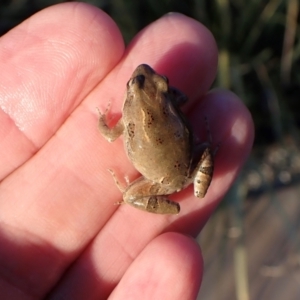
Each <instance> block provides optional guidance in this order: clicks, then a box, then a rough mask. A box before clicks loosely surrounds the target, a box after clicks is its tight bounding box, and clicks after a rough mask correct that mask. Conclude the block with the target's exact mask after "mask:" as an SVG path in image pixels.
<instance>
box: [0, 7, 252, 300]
mask: <svg viewBox="0 0 300 300" xmlns="http://www.w3.org/2000/svg"><path fill="white" fill-rule="evenodd" d="M217 55H218V53H217V47H216V43H215V41H214V39H213V37H212V35H211V33H209V31H208V30H207V29H206V28H205V27H204V26H203V25H201V24H200V23H199V22H197V21H195V20H193V19H190V18H188V17H185V16H183V15H180V14H169V15H166V16H163V17H162V18H161V19H159V20H157V21H156V22H154V23H152V24H150V25H149V26H147V27H146V28H145V29H144V30H142V31H141V32H140V33H138V34H137V35H136V37H135V38H134V39H133V40H132V42H131V43H130V44H129V45H128V47H127V48H126V49H125V46H124V43H123V39H122V36H121V33H120V31H119V29H118V28H117V26H116V24H115V23H114V22H113V20H112V19H110V18H109V17H108V16H107V15H106V14H105V13H103V12H102V11H101V10H99V9H97V8H95V7H92V6H89V5H86V4H83V3H80V4H79V3H65V4H62V5H57V6H53V7H50V8H47V9H45V10H43V11H41V12H39V13H37V14H36V15H34V16H32V17H31V18H29V19H28V20H26V21H25V22H23V23H22V24H20V25H19V26H17V27H16V28H14V29H13V30H11V31H10V32H8V33H7V34H6V35H4V36H3V37H1V39H0V64H1V66H0V69H1V70H2V72H1V73H0V87H1V89H0V93H1V96H0V107H1V111H0V118H1V121H0V122H1V127H0V135H1V138H0V140H1V147H0V152H1V155H0V158H1V160H2V162H1V169H0V176H1V185H0V226H1V232H0V239H1V241H0V244H1V247H0V290H1V295H2V298H3V299H42V298H45V297H47V298H48V299H107V298H109V299H141V298H143V299H162V298H163V299H195V298H196V295H197V293H198V290H199V287H200V283H201V278H202V268H203V261H202V256H201V251H200V249H199V246H198V245H197V243H196V242H195V241H194V240H193V238H194V237H196V235H197V234H198V233H199V232H200V230H201V229H202V228H203V226H204V225H205V223H206V221H207V220H208V218H209V217H210V215H211V214H212V212H213V211H214V209H215V208H216V206H217V205H218V204H219V202H220V201H221V200H222V197H223V196H224V194H225V192H226V191H227V190H228V188H229V187H230V185H231V184H232V182H233V181H234V179H235V177H236V176H237V174H238V171H239V170H240V168H241V167H242V165H243V163H244V162H245V160H246V158H247V156H248V155H249V152H250V150H251V146H252V142H253V124H252V119H251V116H250V114H249V112H248V111H247V109H246V108H245V106H244V105H243V103H242V102H241V100H239V99H238V98H237V96H235V95H234V94H232V93H231V92H229V91H225V90H220V89H219V90H213V91H210V92H208V90H209V88H210V86H211V84H212V82H213V80H214V78H215V76H216V71H217ZM141 63H146V64H149V65H150V66H152V67H153V68H154V69H155V70H156V71H157V72H158V73H159V74H164V75H166V76H168V78H169V80H170V84H171V85H172V86H175V87H177V88H178V89H180V90H182V91H183V92H184V93H185V94H186V95H187V96H188V98H189V102H188V103H187V105H185V107H184V108H183V110H184V112H185V113H186V114H187V116H188V118H189V120H190V122H191V124H192V126H193V129H194V133H195V135H196V136H197V137H198V138H199V139H200V140H203V139H205V133H206V132H205V126H204V121H203V120H204V118H205V117H207V118H208V120H209V125H210V131H211V134H212V139H213V145H214V146H215V145H217V144H218V143H220V148H219V150H218V153H217V155H216V157H215V171H214V175H213V180H212V183H211V186H210V188H209V190H208V192H207V194H206V196H205V198H203V199H197V198H196V197H194V195H193V192H192V187H188V188H187V189H185V190H183V191H181V192H180V193H178V194H174V195H172V197H170V198H171V199H173V200H174V201H176V202H179V203H180V206H181V212H180V214H179V215H172V216H170V215H155V214H149V213H147V212H143V211H139V210H136V209H134V208H132V207H130V206H129V205H121V206H116V205H114V203H115V202H117V201H120V200H121V194H120V192H119V190H118V189H117V188H116V186H115V184H114V182H113V179H112V177H111V175H110V174H109V172H108V171H107V169H109V168H113V169H114V170H115V171H117V172H118V174H120V175H121V176H124V175H127V176H128V177H129V180H130V181H132V180H134V179H135V178H137V177H138V173H137V171H136V170H135V169H134V167H133V166H132V164H131V163H130V161H129V160H128V159H127V157H126V154H125V152H124V148H123V143H122V139H121V138H120V139H118V140H116V141H115V142H114V143H113V144H109V143H107V141H106V140H105V139H104V138H103V137H101V135H100V134H99V132H98V129H97V119H98V115H97V111H96V110H95V108H96V107H100V108H101V109H105V107H106V105H107V104H108V102H111V110H110V118H111V124H113V123H114V122H116V121H117V119H118V118H119V117H120V112H121V107H122V102H123V95H124V91H125V88H126V82H127V81H128V79H129V78H130V76H131V74H132V72H133V70H134V69H135V68H136V66H138V65H139V64H141ZM3 70H5V71H3ZM178 270H180V272H178ZM174 283H176V284H174Z"/></svg>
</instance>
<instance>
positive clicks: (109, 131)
mask: <svg viewBox="0 0 300 300" xmlns="http://www.w3.org/2000/svg"><path fill="white" fill-rule="evenodd" d="M96 109H97V111H98V113H99V121H98V128H99V130H100V132H101V133H102V135H103V136H104V137H105V139H106V140H108V141H109V142H113V141H114V140H115V139H116V138H118V137H119V136H120V135H121V134H122V133H123V130H124V124H123V121H122V118H121V119H120V120H119V121H118V122H117V124H116V125H115V126H114V127H112V128H110V127H109V126H108V124H107V118H106V116H107V114H108V111H109V109H110V102H109V103H108V105H107V107H106V110H105V112H104V113H102V112H101V111H100V109H99V108H98V107H96Z"/></svg>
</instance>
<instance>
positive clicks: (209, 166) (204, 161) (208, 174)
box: [191, 117, 220, 198]
mask: <svg viewBox="0 0 300 300" xmlns="http://www.w3.org/2000/svg"><path fill="white" fill-rule="evenodd" d="M205 127H206V132H207V136H208V142H205V143H203V144H201V145H198V149H197V152H198V153H202V155H201V158H200V161H199V162H198V163H197V165H196V167H195V169H194V171H193V174H191V178H194V195H195V196H196V197H198V198H203V197H204V196H205V194H206V192H207V190H208V188H209V186H210V183H211V180H212V176H213V172H214V156H215V155H216V153H217V151H218V150H219V147H220V144H218V145H217V147H216V148H215V149H214V151H212V147H211V145H212V135H211V132H210V129H209V124H208V119H207V117H205ZM200 151H201V152H200ZM194 164H195V162H194Z"/></svg>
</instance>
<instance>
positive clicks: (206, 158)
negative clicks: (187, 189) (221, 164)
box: [192, 147, 214, 198]
mask: <svg viewBox="0 0 300 300" xmlns="http://www.w3.org/2000/svg"><path fill="white" fill-rule="evenodd" d="M213 172H214V154H213V153H212V150H211V148H210V147H207V148H206V149H205V150H204V152H203V154H202V156H201V159H200V161H199V163H198V165H197V167H196V168H195V170H194V172H193V174H192V178H194V195H195V196H196V197H198V198H203V197H204V196H205V194H206V192H207V190H208V188H209V186H210V183H211V180H212V175H213Z"/></svg>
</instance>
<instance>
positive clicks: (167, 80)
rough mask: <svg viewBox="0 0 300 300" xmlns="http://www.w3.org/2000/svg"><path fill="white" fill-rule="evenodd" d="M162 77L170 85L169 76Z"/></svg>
mask: <svg viewBox="0 0 300 300" xmlns="http://www.w3.org/2000/svg"><path fill="white" fill-rule="evenodd" d="M161 77H162V78H163V80H164V81H165V82H166V83H167V84H169V78H168V77H167V76H164V75H162V76H161Z"/></svg>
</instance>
